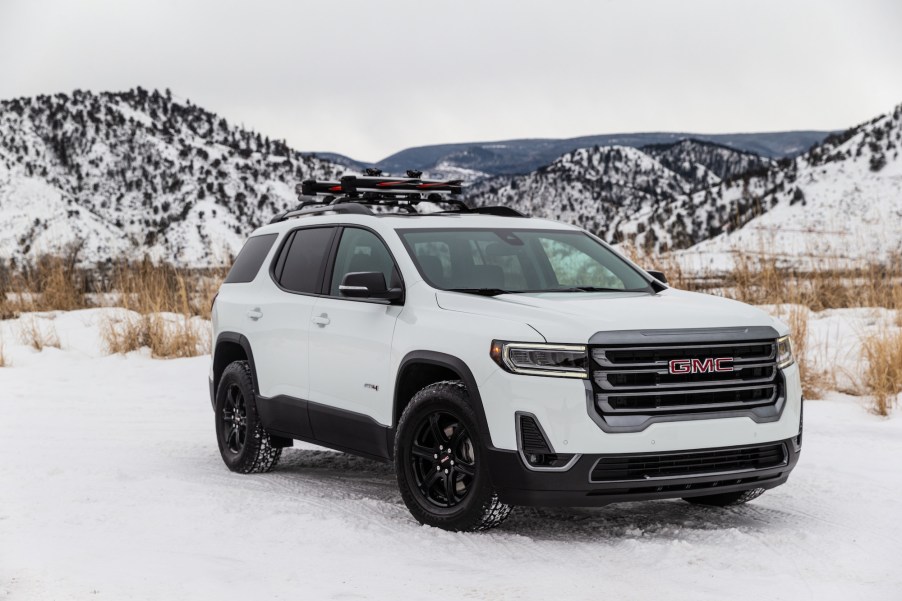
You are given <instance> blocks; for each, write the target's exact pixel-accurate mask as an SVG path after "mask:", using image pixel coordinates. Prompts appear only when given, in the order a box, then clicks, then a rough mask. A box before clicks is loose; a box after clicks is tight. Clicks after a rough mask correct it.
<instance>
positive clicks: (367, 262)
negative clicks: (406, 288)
mask: <svg viewBox="0 0 902 601" xmlns="http://www.w3.org/2000/svg"><path fill="white" fill-rule="evenodd" d="M365 271H376V272H380V273H382V277H384V278H385V285H386V286H387V287H388V288H400V287H401V278H400V276H399V275H398V271H397V269H396V268H395V262H394V260H393V259H392V256H391V254H390V253H389V252H388V249H387V248H385V244H383V242H382V240H380V239H379V237H378V236H376V235H375V234H374V233H372V232H370V231H369V230H364V229H360V228H353V227H346V228H345V229H344V231H343V232H342V235H341V242H339V244H338V252H337V253H336V255H335V267H334V268H333V270H332V282H331V284H330V286H329V294H330V295H331V296H340V294H339V292H338V286H339V285H340V284H341V280H342V279H343V278H344V277H345V275H347V274H349V273H358V272H365Z"/></svg>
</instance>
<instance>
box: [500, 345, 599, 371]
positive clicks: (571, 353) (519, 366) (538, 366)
mask: <svg viewBox="0 0 902 601" xmlns="http://www.w3.org/2000/svg"><path fill="white" fill-rule="evenodd" d="M490 355H491V357H492V359H494V361H495V363H497V364H498V365H500V366H501V367H502V369H504V370H506V371H509V372H512V373H515V374H526V375H530V376H555V377H558V378H586V377H588V371H587V370H586V364H587V363H588V360H587V358H586V347H585V346H584V345H581V344H534V343H527V342H502V341H500V340H494V341H492V349H491V352H490Z"/></svg>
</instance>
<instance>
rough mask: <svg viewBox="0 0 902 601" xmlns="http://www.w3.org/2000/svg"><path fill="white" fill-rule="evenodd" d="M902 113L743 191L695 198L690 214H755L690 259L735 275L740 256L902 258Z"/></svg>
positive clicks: (787, 164) (782, 165)
mask: <svg viewBox="0 0 902 601" xmlns="http://www.w3.org/2000/svg"><path fill="white" fill-rule="evenodd" d="M900 149H902V105H899V106H897V107H896V108H895V110H894V111H893V112H891V113H889V114H886V115H881V116H880V117H877V118H875V119H872V120H871V121H869V122H867V123H864V124H861V125H859V126H857V127H854V128H852V129H849V130H847V131H846V132H844V133H842V134H838V135H834V136H830V137H829V138H827V139H826V140H825V141H824V142H823V143H822V144H820V145H819V146H817V147H815V148H813V149H812V150H811V151H809V152H807V153H805V154H804V155H802V156H800V157H797V158H795V159H793V160H783V161H780V162H778V163H777V164H776V165H775V166H774V167H772V168H770V169H767V170H765V171H763V172H761V173H759V174H757V175H756V176H754V177H750V178H748V181H747V183H743V185H734V186H728V185H726V184H724V185H720V186H716V187H714V188H712V189H711V190H707V191H705V192H699V193H696V194H694V195H693V196H692V199H691V201H690V203H689V205H688V206H687V207H686V209H687V210H688V211H693V210H695V211H710V207H711V204H710V198H709V197H710V196H713V197H715V198H716V199H717V202H716V203H715V204H716V207H717V210H718V211H726V212H731V211H732V208H733V207H736V206H749V205H750V204H751V206H753V207H755V209H756V210H755V212H754V214H753V215H752V217H753V218H752V219H750V220H748V222H747V223H745V224H744V225H743V227H741V228H734V229H728V230H725V232H724V233H722V234H720V235H718V236H715V237H712V239H710V240H707V241H704V242H702V243H701V244H699V245H697V246H695V247H694V248H693V249H692V252H691V256H690V254H689V253H684V254H685V255H686V256H685V257H683V259H684V260H686V261H687V264H690V263H691V266H694V267H701V268H705V267H714V268H721V267H729V264H730V257H731V255H732V253H733V252H735V251H742V252H743V253H752V254H755V253H763V254H768V255H774V256H777V257H780V258H782V260H783V261H784V262H786V263H792V264H796V265H802V266H804V265H805V264H807V263H808V261H820V262H822V261H824V260H828V261H830V262H831V263H833V264H834V265H840V264H842V263H843V262H845V261H847V260H853V261H854V260H859V259H865V260H874V259H876V260H887V259H892V258H895V259H896V260H898V259H899V258H900V257H902V158H900Z"/></svg>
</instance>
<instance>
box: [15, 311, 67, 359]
mask: <svg viewBox="0 0 902 601" xmlns="http://www.w3.org/2000/svg"><path fill="white" fill-rule="evenodd" d="M42 322H46V323H42ZM19 337H20V339H21V341H22V344H25V345H28V346H30V347H32V348H33V349H35V350H36V351H42V350H44V349H45V348H47V347H52V348H60V339H59V336H58V335H57V333H56V327H55V326H54V325H53V322H52V321H50V320H49V319H44V318H38V317H35V316H34V315H31V316H29V317H27V318H26V317H23V318H21V319H20V320H19Z"/></svg>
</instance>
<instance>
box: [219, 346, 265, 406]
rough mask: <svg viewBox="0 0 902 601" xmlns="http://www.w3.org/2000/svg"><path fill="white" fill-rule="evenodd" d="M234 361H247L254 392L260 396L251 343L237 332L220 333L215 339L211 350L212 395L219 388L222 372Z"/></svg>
mask: <svg viewBox="0 0 902 601" xmlns="http://www.w3.org/2000/svg"><path fill="white" fill-rule="evenodd" d="M235 361H247V363H248V366H250V368H251V382H252V383H253V386H254V392H255V393H256V394H260V386H259V383H258V382H257V368H256V366H255V365H254V352H253V351H252V350H251V343H250V342H249V341H248V339H247V338H246V337H245V336H244V335H243V334H239V333H238V332H220V333H219V336H217V337H216V345H215V347H214V348H213V394H214V395H215V393H216V390H217V389H218V388H219V381H220V379H222V372H224V371H225V368H226V367H228V366H229V364H230V363H233V362H235Z"/></svg>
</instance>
